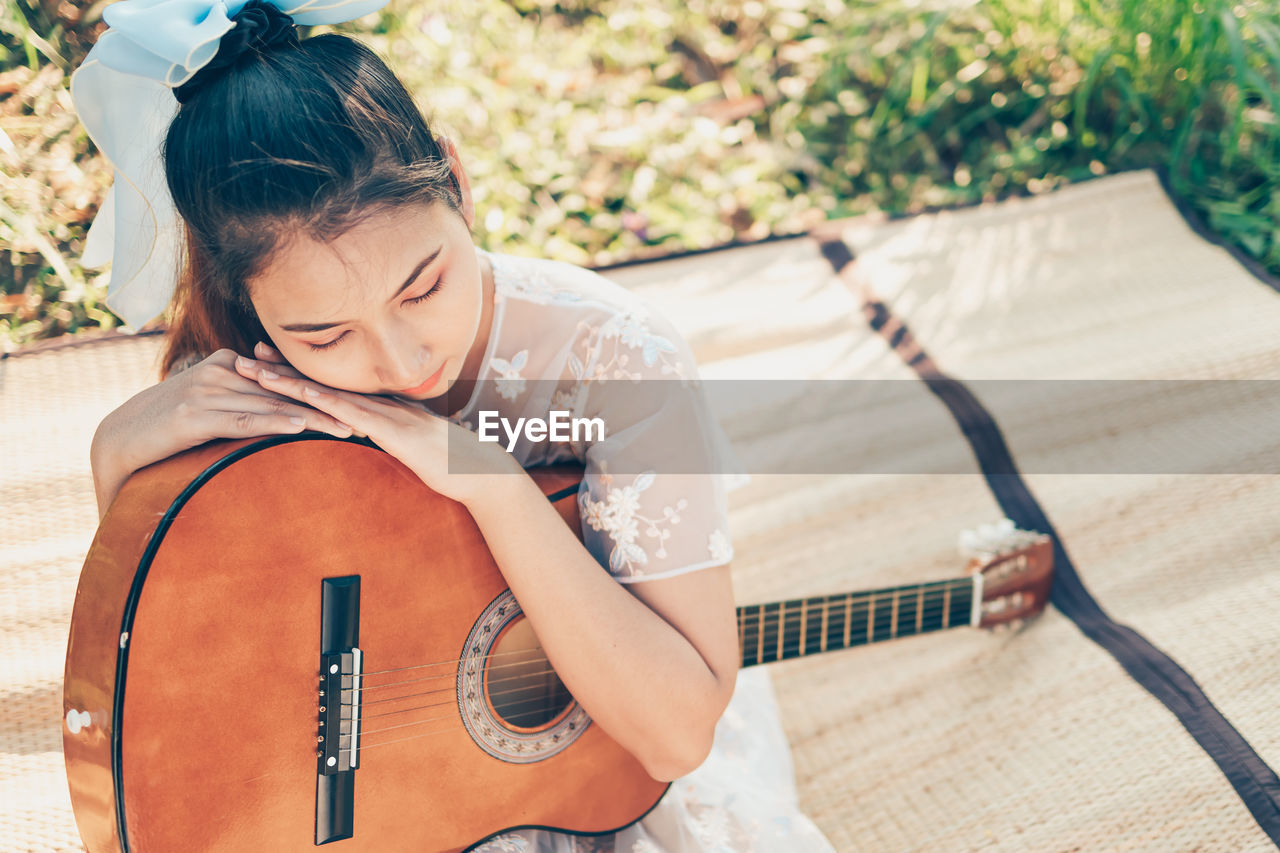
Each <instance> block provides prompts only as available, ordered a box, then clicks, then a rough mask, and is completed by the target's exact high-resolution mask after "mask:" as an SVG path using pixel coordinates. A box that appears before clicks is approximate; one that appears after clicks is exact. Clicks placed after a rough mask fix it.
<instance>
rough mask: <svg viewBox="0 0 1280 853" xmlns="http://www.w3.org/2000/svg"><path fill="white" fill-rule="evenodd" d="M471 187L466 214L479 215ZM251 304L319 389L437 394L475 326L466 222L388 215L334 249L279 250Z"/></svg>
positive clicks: (476, 282)
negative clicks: (472, 205)
mask: <svg viewBox="0 0 1280 853" xmlns="http://www.w3.org/2000/svg"><path fill="white" fill-rule="evenodd" d="M469 196H470V193H469V188H466V187H465V185H464V197H465V200H466V202H467V203H466V204H465V205H464V215H465V216H467V217H468V218H471V217H474V212H473V210H472V209H471V205H470V197H469ZM250 296H251V298H252V300H253V305H254V308H255V309H257V312H258V318H259V319H260V320H261V321H262V325H263V327H264V328H265V329H266V331H267V334H268V335H270V336H271V340H272V342H273V343H274V344H275V347H276V349H277V350H279V351H280V353H281V355H283V356H284V357H285V359H286V360H287V361H288V362H289V363H290V364H292V365H293V366H294V367H295V368H296V369H297V370H299V371H300V372H301V373H303V374H305V375H306V376H308V377H310V378H311V379H314V380H315V381H316V382H319V383H322V384H324V385H329V386H331V387H333V388H340V389H343V390H347V391H356V392H359V393H362V394H395V395H397V396H400V397H405V398H409V399H413V400H426V399H430V398H432V397H439V396H440V395H442V394H444V393H445V392H446V391H447V390H448V389H449V387H450V386H451V385H452V384H453V383H454V382H455V381H456V380H457V379H458V377H459V375H460V374H461V372H462V366H463V363H464V362H465V361H466V360H467V357H468V355H469V354H470V353H471V351H472V348H473V344H474V343H476V340H477V338H476V336H477V333H478V332H479V329H480V318H481V316H482V315H483V313H484V312H483V308H484V289H483V285H482V280H481V271H480V263H479V259H478V258H477V256H476V251H475V246H474V244H473V243H472V240H471V233H470V231H469V230H468V223H467V221H465V220H464V218H463V217H462V216H459V215H458V214H457V213H455V212H453V211H452V210H451V209H450V208H449V207H448V206H447V205H445V204H443V203H440V202H436V203H432V204H426V205H413V206H409V207H399V208H394V209H390V210H387V211H381V212H378V213H377V214H375V215H373V216H370V217H369V218H367V219H366V220H365V221H364V222H362V223H361V224H360V225H358V226H356V227H355V228H352V229H351V230H349V231H347V232H346V233H344V234H342V235H341V236H340V237H338V238H336V239H334V240H332V241H329V242H327V243H322V242H316V241H315V240H312V239H310V238H307V237H298V238H296V239H294V240H292V241H290V242H289V243H288V244H287V245H283V246H280V247H278V248H277V250H276V251H275V252H274V253H273V254H272V257H271V259H270V261H269V262H268V266H267V268H266V269H265V270H263V271H262V272H261V273H260V274H259V275H257V276H255V277H254V279H253V282H252V287H251V288H250Z"/></svg>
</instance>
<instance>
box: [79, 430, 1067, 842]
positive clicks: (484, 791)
mask: <svg viewBox="0 0 1280 853" xmlns="http://www.w3.org/2000/svg"><path fill="white" fill-rule="evenodd" d="M531 474H532V475H533V477H534V478H535V479H536V480H537V482H538V483H539V484H540V485H541V487H542V489H543V492H544V493H545V494H546V495H547V499H548V500H550V501H552V502H553V503H554V504H555V506H556V507H557V509H558V510H559V511H560V513H561V514H562V516H563V517H564V519H565V522H566V523H567V524H569V525H570V526H571V527H572V528H573V529H574V530H575V531H576V532H578V534H579V535H581V531H580V529H579V526H578V524H579V522H578V513H577V502H576V495H577V489H578V484H579V480H580V476H581V471H580V469H574V468H556V469H550V468H549V469H542V470H535V471H532V472H531ZM976 544H977V545H978V546H979V550H980V551H983V552H984V553H983V554H981V555H980V556H978V557H975V558H974V560H973V563H972V565H971V570H972V571H973V574H971V575H968V576H963V577H958V578H955V579H950V580H942V581H937V582H934V583H925V584H912V585H906V586H895V587H890V588H886V589H876V590H870V591H863V592H853V593H847V594H842V595H827V596H818V597H812V598H804V599H796V600H790V601H779V602H772V603H767V604H755V605H748V606H744V607H740V608H738V626H739V628H738V630H739V638H740V641H741V648H742V665H743V666H753V665H757V664H764V663H771V662H773V661H778V660H787V659H789V658H795V657H800V656H802V655H811V654H817V653H821V652H829V651H833V650H836V649H844V648H849V647H851V646H858V645H863V644H867V643H875V642H882V641H885V640H890V639H893V638H895V637H901V636H906V635H910V634H923V633H931V632H935V631H942V630H946V629H949V628H956V627H960V626H970V625H978V626H991V625H995V624H1000V623H1005V622H1009V621H1011V620H1014V619H1021V618H1026V617H1028V616H1031V615H1033V614H1034V613H1036V612H1038V611H1039V610H1040V609H1041V608H1042V607H1043V605H1044V602H1045V601H1046V600H1047V598H1048V592H1049V586H1050V583H1051V571H1052V562H1051V561H1052V552H1051V549H1050V544H1049V540H1048V539H1047V537H1045V536H1041V535H1036V534H1031V533H1026V532H1023V531H1015V530H1012V529H1004V530H995V531H992V530H988V531H986V533H985V537H984V539H983V541H981V542H978V543H976ZM63 701H64V711H65V720H64V729H63V745H64V752H65V755H66V762H67V776H68V781H69V784H70V791H71V801H72V805H73V807H74V810H75V816H76V821H77V823H78V825H79V829H80V834H81V837H82V838H83V840H84V842H85V844H86V846H87V847H88V848H89V850H90V851H93V853H105V851H139V852H140V853H151V851H161V853H169V851H187V850H198V851H214V850H227V851H238V852H239V851H249V850H253V851H257V850H262V851H295V850H297V851H300V850H308V849H311V848H313V847H315V846H317V845H326V846H331V847H332V849H334V850H335V851H342V850H352V851H355V850H360V851H375V853H388V851H399V850H406V851H457V850H463V849H466V848H469V847H471V846H475V845H477V844H479V843H480V842H482V841H484V840H486V839H487V838H490V837H492V836H493V835H495V834H498V833H501V832H504V831H507V830H509V829H515V828H521V827H542V828H548V829H557V830H561V831H564V832H574V833H580V834H601V833H608V832H614V831H617V830H618V829H620V828H622V827H624V826H626V825H628V824H630V823H633V822H634V821H637V820H639V819H640V818H642V817H643V816H644V815H645V814H646V813H647V812H648V811H649V810H650V809H651V808H653V806H654V805H655V804H656V803H657V802H658V801H659V799H660V798H661V797H662V795H663V793H664V792H665V791H666V789H667V787H668V786H667V784H666V783H662V782H657V781H654V780H653V779H651V778H650V777H649V776H648V775H647V774H646V773H645V771H644V770H643V768H642V767H641V765H640V763H639V762H638V761H636V759H634V758H633V757H632V756H631V755H630V754H629V753H627V752H626V751H625V750H623V749H622V748H621V747H620V746H619V745H618V744H617V743H616V742H615V741H614V740H613V739H612V738H611V737H609V735H608V734H606V733H605V732H604V731H602V730H601V729H600V727H599V726H594V725H592V724H591V720H590V718H588V717H587V715H586V713H585V712H584V711H583V709H582V708H581V707H580V706H579V705H578V704H577V702H576V701H575V700H574V699H573V697H572V696H571V695H569V693H568V692H567V691H566V690H565V689H564V686H563V685H562V684H561V683H560V681H559V679H557V678H556V676H555V673H554V672H553V671H552V670H551V668H550V666H549V665H548V663H547V660H546V657H545V655H544V654H543V653H542V651H541V649H540V647H539V646H538V643H537V639H536V637H534V635H533V632H532V630H531V629H530V626H529V623H528V622H527V621H526V620H525V619H524V618H523V616H522V615H521V611H520V607H519V605H518V604H517V602H516V601H515V600H514V598H513V597H512V595H511V592H510V591H509V590H508V589H507V587H506V584H505V583H504V582H503V578H502V575H501V573H500V572H499V571H498V569H497V566H496V565H495V564H494V562H493V559H492V557H491V556H490V554H489V551H488V549H487V548H486V547H485V543H484V540H483V538H482V537H481V535H480V532H479V530H478V528H477V527H476V525H475V523H474V522H473V521H472V519H471V516H470V514H469V513H468V511H467V510H466V508H465V507H463V506H462V505H461V504H458V503H455V502H453V501H451V500H448V499H445V498H442V497H441V496H439V495H437V494H435V493H434V492H432V491H431V490H430V489H428V488H426V487H425V486H424V485H423V484H422V482H421V481H419V480H418V479H417V478H416V477H415V476H414V475H413V474H412V473H410V472H409V470H408V469H407V468H405V467H404V466H403V465H401V464H400V463H399V462H397V461H396V460H395V459H393V458H391V457H390V456H388V455H387V454H385V453H383V452H382V451H380V450H378V449H376V448H375V447H373V446H372V445H370V444H369V443H368V442H367V441H361V440H347V441H338V440H336V439H332V438H329V437H327V436H322V435H318V434H311V433H308V434H304V435H299V436H283V437H273V438H263V439H253V440H246V441H236V442H215V443H212V444H208V445H204V446H202V447H199V448H195V449H194V450H191V451H188V452H186V453H183V454H180V455H178V456H175V457H173V458H171V459H168V460H165V461H164V462H161V463H157V464H155V465H152V466H149V467H147V468H144V469H142V470H141V471H138V472H137V473H136V474H135V475H134V476H133V477H132V478H131V479H130V480H129V481H128V483H126V484H125V486H124V488H123V489H122V490H121V492H120V494H119V496H118V497H117V498H116V500H115V501H114V502H113V503H112V505H111V507H110V509H109V510H108V512H107V514H106V516H105V517H104V519H103V522H102V525H101V526H100V528H99V530H98V534H97V536H96V538H95V539H94V542H93V545H92V547H91V549H90V551H89V554H88V557H87V560H86V562H85V566H84V570H83V572H82V574H81V576H80V583H79V588H78V590H77V592H76V599H75V607H74V611H73V614H72V622H71V635H70V640H69V644H68V648H67V664H66V680H65V686H64V694H63Z"/></svg>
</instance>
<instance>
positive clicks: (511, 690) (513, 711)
mask: <svg viewBox="0 0 1280 853" xmlns="http://www.w3.org/2000/svg"><path fill="white" fill-rule="evenodd" d="M485 692H486V693H487V694H488V698H489V704H490V705H491V706H492V707H493V710H494V712H495V713H497V715H498V716H499V717H501V718H502V721H503V722H505V723H506V724H507V725H509V726H511V727H512V728H514V729H518V730H525V729H538V728H541V727H543V726H545V725H547V724H548V723H550V722H552V721H553V720H555V719H556V718H557V717H559V716H561V715H562V714H564V712H565V711H566V710H568V708H569V705H570V704H571V703H572V702H573V696H571V695H570V694H569V691H568V690H566V689H565V686H564V685H563V684H562V683H561V682H560V678H559V676H557V675H556V674H555V671H554V670H553V669H552V668H551V664H550V663H549V662H548V661H547V656H546V653H545V652H543V650H542V646H541V645H539V643H538V638H537V636H536V635H535V634H534V633H533V626H532V625H531V624H530V623H529V620H528V619H525V618H523V617H520V618H517V619H515V620H514V621H513V622H511V624H509V625H508V626H507V627H506V628H505V629H504V630H503V632H502V634H501V635H500V636H499V637H498V639H497V641H496V642H495V643H494V644H493V651H492V652H490V655H489V660H488V663H487V665H486V667H485Z"/></svg>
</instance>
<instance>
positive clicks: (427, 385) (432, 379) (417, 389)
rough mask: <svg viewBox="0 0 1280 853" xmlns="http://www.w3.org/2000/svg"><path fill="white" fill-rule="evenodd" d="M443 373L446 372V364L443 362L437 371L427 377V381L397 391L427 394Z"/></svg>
mask: <svg viewBox="0 0 1280 853" xmlns="http://www.w3.org/2000/svg"><path fill="white" fill-rule="evenodd" d="M443 373H444V365H443V364H442V365H440V368H439V369H438V370H437V371H436V372H435V373H433V374H431V376H429V377H428V378H427V381H426V382H423V383H422V384H421V385H416V386H414V387H413V388H405V389H404V390H403V391H397V392H396V393H397V394H425V393H427V392H428V391H430V390H431V389H432V388H433V387H434V386H435V384H436V383H437V382H439V381H440V376H441V375H442V374H443Z"/></svg>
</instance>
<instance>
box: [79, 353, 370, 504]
mask: <svg viewBox="0 0 1280 853" xmlns="http://www.w3.org/2000/svg"><path fill="white" fill-rule="evenodd" d="M235 360H236V354H235V353H234V352H232V351H231V350H227V349H224V350H218V351H217V352H215V353H214V354H213V355H211V356H209V357H208V358H206V359H204V360H203V361H201V362H200V363H199V364H196V365H195V366H193V367H190V368H188V369H186V370H183V371H181V372H179V373H175V374H173V375H171V376H169V377H168V378H167V379H165V380H164V381H163V382H161V383H160V384H158V385H153V386H151V387H150V388H147V389H146V390H144V391H140V392H139V393H137V394H135V395H134V396H133V397H131V398H129V399H128V400H127V401H125V403H124V404H123V405H121V406H120V408H118V409H116V410H115V411H113V412H112V413H111V414H109V415H107V416H106V417H105V418H103V420H102V423H101V424H99V425H98V429H97V431H96V432H95V433H94V436H93V443H92V445H91V446H90V449H89V463H90V465H91V466H92V468H93V486H94V491H95V493H96V495H97V498H98V518H99V519H101V518H102V516H104V515H106V512H107V507H108V506H110V505H111V501H112V500H114V499H115V496H116V494H117V493H118V492H119V491H120V487H121V486H123V485H124V483H125V481H126V480H128V479H129V477H130V476H131V475H132V474H133V472H134V471H137V470H138V469H139V468H142V467H144V466H147V465H150V464H151V463H152V462H159V461H160V460H161V459H167V458H169V457H170V456H173V455H174V454H175V453H179V452H181V451H183V450H187V449H189V448H192V447H196V446H197V445H201V444H204V443H205V442H206V441H211V440H213V439H215V438H251V437H254V436H259V435H273V434H279V433H296V432H302V431H303V430H304V429H314V430H319V431H322V432H327V433H329V434H330V435H335V436H337V437H339V438H346V437H347V436H350V435H351V429H350V428H349V427H347V426H346V425H345V424H340V423H339V422H338V421H336V420H335V419H334V418H332V417H330V416H329V415H325V414H322V413H320V412H317V411H316V410H315V409H313V408H311V407H309V406H305V405H302V404H300V403H298V402H297V401H295V400H292V399H290V398H288V397H286V396H284V395H281V394H276V393H273V392H271V391H267V390H265V389H263V388H262V386H261V385H259V384H258V383H257V382H254V381H253V380H250V379H245V378H244V377H242V376H241V375H239V374H238V373H237V372H236V369H235Z"/></svg>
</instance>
